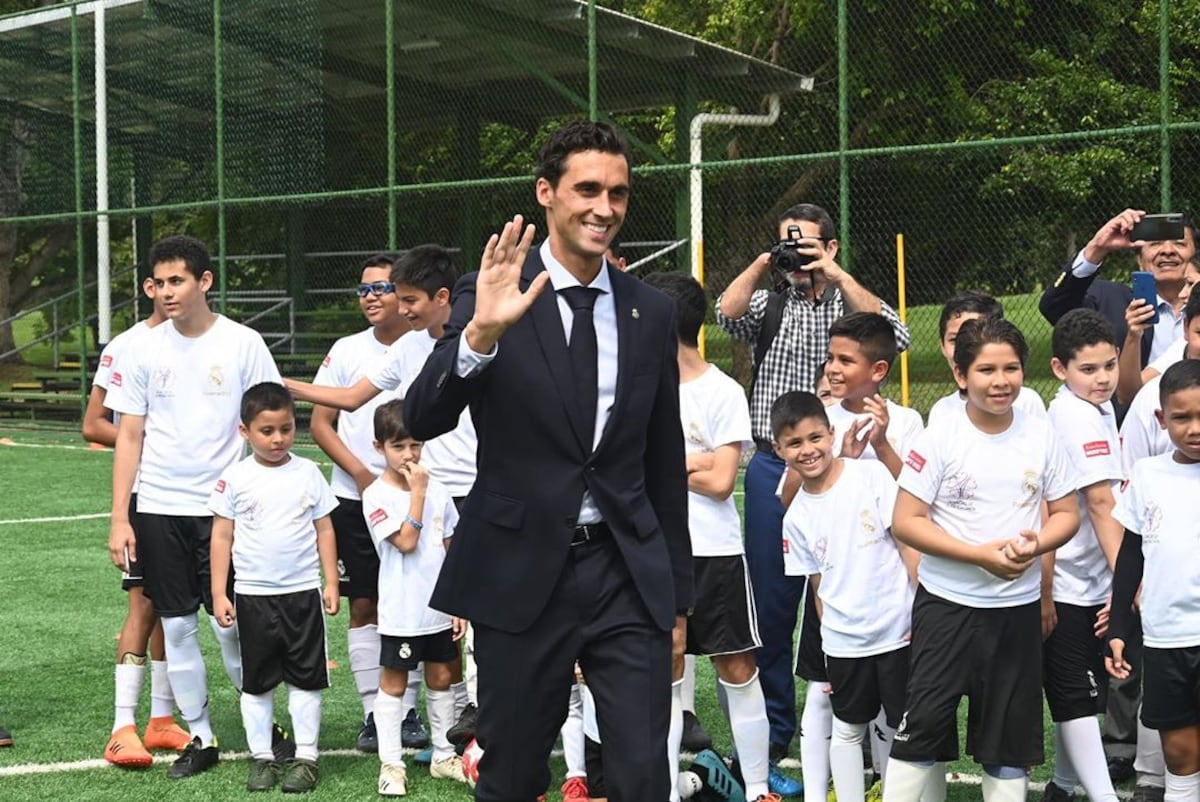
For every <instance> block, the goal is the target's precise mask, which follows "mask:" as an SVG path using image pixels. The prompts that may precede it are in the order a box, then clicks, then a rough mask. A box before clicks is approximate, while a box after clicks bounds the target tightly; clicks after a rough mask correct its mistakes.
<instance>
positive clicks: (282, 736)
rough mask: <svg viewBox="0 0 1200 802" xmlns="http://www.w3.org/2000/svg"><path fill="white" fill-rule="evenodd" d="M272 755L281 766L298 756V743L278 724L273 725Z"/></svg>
mask: <svg viewBox="0 0 1200 802" xmlns="http://www.w3.org/2000/svg"><path fill="white" fill-rule="evenodd" d="M271 754H273V755H274V756H275V762H276V763H278V764H279V765H281V766H282V765H283V764H284V763H287V762H288V761H289V760H291V759H292V758H294V757H295V756H296V742H295V741H293V740H292V736H290V735H288V731H287V730H285V729H284V728H283V727H280V726H279V724H278V722H276V723H274V724H272V725H271Z"/></svg>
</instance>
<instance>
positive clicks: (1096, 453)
mask: <svg viewBox="0 0 1200 802" xmlns="http://www.w3.org/2000/svg"><path fill="white" fill-rule="evenodd" d="M1109 454H1112V449H1111V448H1109V445H1108V441H1107V440H1093V441H1092V442H1090V443H1084V444H1083V456H1085V457H1088V458H1091V457H1107V456H1108V455H1109Z"/></svg>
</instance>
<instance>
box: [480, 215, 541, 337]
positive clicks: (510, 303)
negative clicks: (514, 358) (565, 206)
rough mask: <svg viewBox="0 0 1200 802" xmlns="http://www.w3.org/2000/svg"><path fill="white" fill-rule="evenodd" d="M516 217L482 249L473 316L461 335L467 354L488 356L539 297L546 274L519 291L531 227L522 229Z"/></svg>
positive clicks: (531, 236) (530, 242)
mask: <svg viewBox="0 0 1200 802" xmlns="http://www.w3.org/2000/svg"><path fill="white" fill-rule="evenodd" d="M524 222H525V221H524V219H523V218H522V217H521V215H519V214H518V215H516V216H515V217H513V219H512V220H510V221H509V222H507V223H505V224H504V229H503V230H502V231H501V232H500V233H499V234H493V235H492V236H491V238H489V239H488V242H487V246H486V247H484V249H483V258H482V259H481V260H480V262H479V278H478V279H477V280H476V282H475V315H474V317H472V318H471V322H470V323H468V324H467V327H466V331H465V332H464V334H465V335H466V337H467V345H469V346H470V347H471V350H473V351H475V352H476V353H480V354H488V353H491V351H492V348H494V347H495V345H496V343H497V342H498V341H499V340H500V336H501V335H502V334H504V332H505V330H506V329H508V327H509V326H511V325H513V324H514V323H516V322H517V321H518V320H520V319H521V317H522V316H524V314H525V313H526V312H527V311H529V307H530V306H532V305H533V302H534V301H535V300H537V297H538V296H539V295H541V293H542V290H543V289H545V287H546V283H547V282H548V281H549V280H550V274H549V273H546V272H545V271H543V272H542V273H540V274H538V275H537V277H535V278H534V279H533V281H532V282H530V284H529V288H528V289H527V290H525V291H524V292H522V291H521V270H522V269H523V268H524V266H525V257H526V256H527V255H528V254H529V248H530V247H531V246H532V244H533V232H534V226H533V225H532V224H530V225H527V226H524V231H523V232H522V225H523V224H524Z"/></svg>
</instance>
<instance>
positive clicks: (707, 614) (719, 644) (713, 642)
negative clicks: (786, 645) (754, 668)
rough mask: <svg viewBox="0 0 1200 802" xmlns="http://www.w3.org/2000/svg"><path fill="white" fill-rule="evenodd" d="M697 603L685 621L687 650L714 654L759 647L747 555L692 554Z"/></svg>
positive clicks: (737, 652)
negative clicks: (709, 555)
mask: <svg viewBox="0 0 1200 802" xmlns="http://www.w3.org/2000/svg"><path fill="white" fill-rule="evenodd" d="M692 572H693V574H694V576H695V586H696V593H695V599H696V604H695V607H693V609H692V614H691V615H689V616H688V621H687V653H688V654H699V655H703V656H705V657H713V656H715V655H721V654H740V653H741V652H748V651H750V650H751V649H757V648H758V647H759V646H762V641H761V640H760V639H759V637H758V617H757V616H756V615H755V612H754V595H753V591H752V590H751V588H750V576H749V574H748V573H747V572H746V558H745V557H743V556H742V555H741V554H735V555H733V556H729V557H693V558H692Z"/></svg>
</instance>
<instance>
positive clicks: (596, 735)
mask: <svg viewBox="0 0 1200 802" xmlns="http://www.w3.org/2000/svg"><path fill="white" fill-rule="evenodd" d="M579 701H580V703H581V706H582V707H583V735H584V737H585V738H591V739H592V740H593V741H595V742H596V743H600V722H599V721H597V720H596V697H594V696H592V689H591V688H589V687H588V686H587V685H586V684H585V685H580V686H579ZM585 746H586V744H585Z"/></svg>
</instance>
